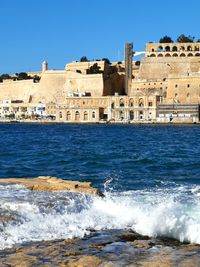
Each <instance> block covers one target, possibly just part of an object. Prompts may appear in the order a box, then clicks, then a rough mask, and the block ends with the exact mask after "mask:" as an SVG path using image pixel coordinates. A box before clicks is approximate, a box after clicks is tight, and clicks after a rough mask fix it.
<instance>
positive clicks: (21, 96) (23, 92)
mask: <svg viewBox="0 0 200 267" xmlns="http://www.w3.org/2000/svg"><path fill="white" fill-rule="evenodd" d="M38 88H39V84H38V83H34V82H33V80H23V81H9V82H5V81H4V82H2V83H0V101H3V100H6V99H10V100H22V101H24V102H26V103H28V102H29V101H30V97H31V96H32V95H33V94H35V93H36V92H37V91H38Z"/></svg>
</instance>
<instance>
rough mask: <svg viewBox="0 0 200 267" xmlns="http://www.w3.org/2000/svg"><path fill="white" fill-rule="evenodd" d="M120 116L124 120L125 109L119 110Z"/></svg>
mask: <svg viewBox="0 0 200 267" xmlns="http://www.w3.org/2000/svg"><path fill="white" fill-rule="evenodd" d="M119 118H120V120H123V119H124V111H122V110H120V112H119Z"/></svg>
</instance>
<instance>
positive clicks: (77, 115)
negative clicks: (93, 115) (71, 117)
mask: <svg viewBox="0 0 200 267" xmlns="http://www.w3.org/2000/svg"><path fill="white" fill-rule="evenodd" d="M79 120H80V113H79V112H78V111H76V112H75V121H79Z"/></svg>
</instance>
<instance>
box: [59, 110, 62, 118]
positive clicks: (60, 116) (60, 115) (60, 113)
mask: <svg viewBox="0 0 200 267" xmlns="http://www.w3.org/2000/svg"><path fill="white" fill-rule="evenodd" d="M59 118H60V119H62V111H60V112H59Z"/></svg>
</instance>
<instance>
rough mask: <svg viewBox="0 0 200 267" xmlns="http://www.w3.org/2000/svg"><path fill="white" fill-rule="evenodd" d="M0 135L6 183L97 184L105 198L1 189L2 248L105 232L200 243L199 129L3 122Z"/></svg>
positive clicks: (0, 157) (0, 159)
mask: <svg viewBox="0 0 200 267" xmlns="http://www.w3.org/2000/svg"><path fill="white" fill-rule="evenodd" d="M0 133H1V146H0V150H1V151H0V177H2V178H6V177H36V176H39V175H51V176H57V177H61V178H64V179H69V180H79V181H91V182H92V183H93V186H94V187H97V188H99V189H100V190H102V191H103V192H104V194H105V197H104V198H101V197H94V196H93V197H91V196H87V195H85V194H80V193H73V192H66V191H65V192H35V191H31V190H28V189H26V188H24V187H22V186H19V185H0V216H1V217H0V249H3V248H6V247H12V246H14V245H16V244H20V243H24V242H31V241H41V240H54V239H62V238H73V237H79V238H82V237H84V236H85V235H88V234H90V232H91V231H94V230H95V231H97V230H98V231H101V230H105V229H132V230H134V231H136V232H138V233H140V234H143V235H149V236H153V237H171V238H175V239H178V240H180V241H181V242H190V243H198V244H200V177H199V176H200V174H199V173H200V172H199V171H200V128H199V126H195V125H192V126H173V125H166V126H158V125H152V126H148V125H147V126H141V125H137V126H135V125H66V124H48V125H47V124H45V125H44V124H0ZM5 218H6V219H5Z"/></svg>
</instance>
